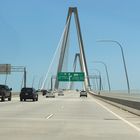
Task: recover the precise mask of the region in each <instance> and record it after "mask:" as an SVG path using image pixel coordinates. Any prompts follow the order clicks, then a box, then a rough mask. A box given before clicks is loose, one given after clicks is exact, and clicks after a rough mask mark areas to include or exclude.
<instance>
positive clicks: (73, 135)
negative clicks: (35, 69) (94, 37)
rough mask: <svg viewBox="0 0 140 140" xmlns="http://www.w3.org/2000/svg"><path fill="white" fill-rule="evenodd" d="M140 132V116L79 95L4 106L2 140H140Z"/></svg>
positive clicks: (1, 110)
mask: <svg viewBox="0 0 140 140" xmlns="http://www.w3.org/2000/svg"><path fill="white" fill-rule="evenodd" d="M117 115H118V116H117ZM139 129H140V117H139V116H136V115H133V114H130V113H129V112H126V111H123V110H121V109H118V108H116V107H114V106H111V105H109V104H107V103H104V102H103V101H100V100H97V99H94V98H93V97H92V96H90V95H89V96H88V98H85V97H83V98H80V97H79V93H78V92H66V93H65V95H64V96H56V98H45V97H43V96H40V97H39V101H38V102H32V101H27V102H20V101H19V98H18V97H13V100H12V101H11V102H8V101H6V102H0V140H46V139H51V140H66V139H67V140H79V139H80V140H93V139H95V140H112V139H113V140H121V139H123V140H132V139H134V140H139V139H140V131H139Z"/></svg>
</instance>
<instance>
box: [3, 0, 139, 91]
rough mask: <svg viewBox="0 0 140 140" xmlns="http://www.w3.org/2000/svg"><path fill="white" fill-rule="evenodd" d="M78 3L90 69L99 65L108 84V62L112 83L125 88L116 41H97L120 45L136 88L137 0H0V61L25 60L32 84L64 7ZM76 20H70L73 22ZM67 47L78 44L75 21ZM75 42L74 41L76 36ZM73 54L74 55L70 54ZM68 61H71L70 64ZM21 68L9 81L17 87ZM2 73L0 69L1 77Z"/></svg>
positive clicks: (44, 64) (46, 60) (54, 40)
mask: <svg viewBox="0 0 140 140" xmlns="http://www.w3.org/2000/svg"><path fill="white" fill-rule="evenodd" d="M70 6H74V7H77V8H78V13H79V18H80V25H81V30H82V36H83V41H84V47H85V53H86V58H87V63H88V68H89V73H96V74H97V72H96V71H94V69H99V70H100V71H101V73H102V76H103V83H104V87H105V89H107V81H106V73H105V70H104V67H103V66H102V65H101V64H95V63H92V61H99V60H100V61H103V62H105V63H106V64H107V66H108V71H109V76H110V81H111V88H112V89H124V90H126V89H127V86H126V79H125V74H124V68H123V63H122V58H121V52H120V49H119V47H118V46H117V45H116V44H114V43H97V40H101V39H107V40H108V39H109V40H116V41H119V42H120V43H121V45H122V46H123V49H124V54H125V59H126V64H127V69H128V76H129V80H130V87H131V89H140V80H139V79H140V73H139V71H140V64H139V60H140V55H139V52H140V49H139V48H140V47H139V46H140V14H139V13H140V8H139V7H140V1H139V0H123V1H122V0H117V1H116V0H12V1H11V0H0V50H1V51H0V52H1V55H0V63H1V64H4V63H8V64H12V66H26V67H27V71H28V72H27V76H28V82H27V83H28V85H31V83H32V79H33V77H35V86H36V88H37V86H38V81H39V79H40V78H41V77H43V76H44V75H45V73H46V72H47V69H48V67H49V64H50V62H51V59H52V57H53V54H54V51H55V49H56V47H57V44H58V42H59V39H60V36H61V34H62V31H63V29H64V25H65V21H66V17H67V12H68V8H69V7H70ZM73 21H74V20H72V22H73ZM71 30H72V31H71V38H72V40H73V41H72V43H71V46H70V47H71V48H72V49H73V50H72V49H71V50H72V51H73V52H74V51H75V50H76V47H73V46H76V43H75V45H74V41H75V40H76V34H74V33H76V32H75V27H74V24H73V23H72V28H71ZM75 42H76V41H75ZM71 57H72V56H71ZM70 65H72V64H70ZM21 77H22V73H12V74H11V75H9V76H8V81H7V84H9V85H10V86H11V87H13V89H14V90H17V89H18V90H19V89H20V85H21V79H22V78H21ZM4 79H5V75H0V82H1V83H3V82H4Z"/></svg>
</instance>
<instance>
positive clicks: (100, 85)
mask: <svg viewBox="0 0 140 140" xmlns="http://www.w3.org/2000/svg"><path fill="white" fill-rule="evenodd" d="M93 70H95V71H97V72H98V73H99V93H98V94H100V91H101V90H102V89H103V85H102V77H101V72H100V70H98V69H93ZM96 80H97V79H96ZM96 82H97V81H96ZM97 87H98V82H97Z"/></svg>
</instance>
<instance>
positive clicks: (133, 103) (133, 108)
mask: <svg viewBox="0 0 140 140" xmlns="http://www.w3.org/2000/svg"><path fill="white" fill-rule="evenodd" d="M89 93H90V94H91V95H92V96H94V97H95V98H98V99H101V100H103V101H105V102H107V103H109V104H111V105H114V106H116V107H119V108H121V109H123V110H126V111H128V112H131V113H133V114H136V115H139V116H140V100H134V99H131V98H128V97H126V98H125V97H124V96H122V97H121V96H120V97H115V95H114V96H113V95H112V96H111V95H101V94H97V93H94V92H92V91H89Z"/></svg>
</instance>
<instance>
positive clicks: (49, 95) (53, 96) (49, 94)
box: [46, 90, 55, 98]
mask: <svg viewBox="0 0 140 140" xmlns="http://www.w3.org/2000/svg"><path fill="white" fill-rule="evenodd" d="M46 98H55V93H54V92H53V91H51V90H49V91H48V92H47V93H46Z"/></svg>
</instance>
